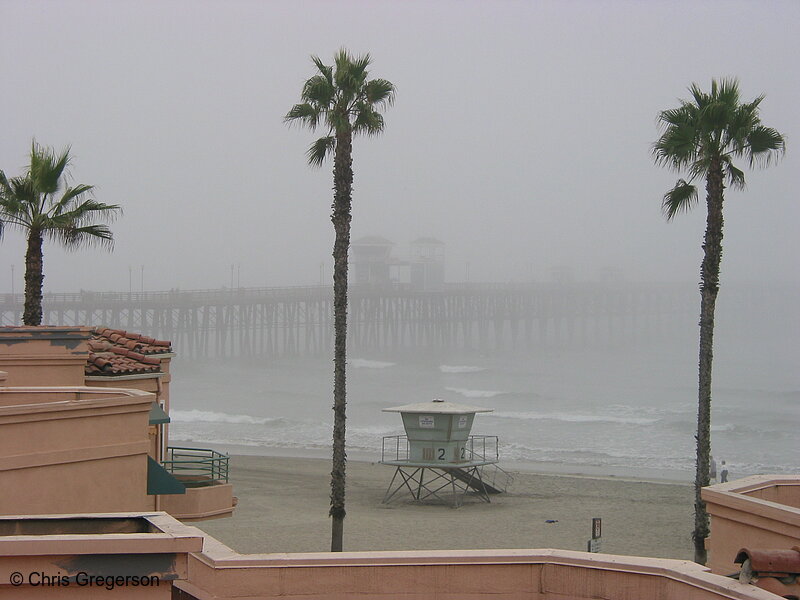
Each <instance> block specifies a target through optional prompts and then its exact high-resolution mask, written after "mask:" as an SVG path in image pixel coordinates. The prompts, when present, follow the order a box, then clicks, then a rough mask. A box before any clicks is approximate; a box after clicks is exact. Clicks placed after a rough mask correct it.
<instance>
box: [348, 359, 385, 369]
mask: <svg viewBox="0 0 800 600" xmlns="http://www.w3.org/2000/svg"><path fill="white" fill-rule="evenodd" d="M347 364H348V365H350V366H351V367H353V368H354V369H385V368H386V367H393V366H395V365H396V364H397V363H393V362H383V361H380V360H367V359H366V358H349V359H347Z"/></svg>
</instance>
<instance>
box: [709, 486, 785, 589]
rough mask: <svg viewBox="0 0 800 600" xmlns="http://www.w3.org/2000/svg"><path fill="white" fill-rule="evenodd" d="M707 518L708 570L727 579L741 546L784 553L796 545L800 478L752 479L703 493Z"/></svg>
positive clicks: (712, 488)
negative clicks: (708, 531)
mask: <svg viewBox="0 0 800 600" xmlns="http://www.w3.org/2000/svg"><path fill="white" fill-rule="evenodd" d="M702 493H703V499H704V500H705V502H706V506H707V509H708V513H709V515H711V536H710V537H709V538H708V540H707V547H708V550H709V566H710V567H711V570H712V571H713V572H714V573H720V574H722V575H727V574H730V573H735V572H737V571H738V570H739V568H738V566H737V565H736V564H734V562H733V561H734V559H735V558H736V555H737V553H738V552H739V550H740V549H742V548H745V547H746V548H759V549H774V550H788V549H790V548H792V546H798V545H800V477H797V476H794V475H783V476H781V475H756V476H753V477H747V478H744V479H739V480H737V481H732V482H729V483H720V484H717V485H713V486H710V487H707V488H705V489H703V492H702Z"/></svg>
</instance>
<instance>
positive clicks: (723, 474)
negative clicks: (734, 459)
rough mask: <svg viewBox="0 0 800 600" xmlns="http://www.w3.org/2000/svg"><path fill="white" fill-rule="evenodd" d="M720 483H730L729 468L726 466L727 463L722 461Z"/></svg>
mask: <svg viewBox="0 0 800 600" xmlns="http://www.w3.org/2000/svg"><path fill="white" fill-rule="evenodd" d="M719 482H720V483H728V467H727V466H726V465H725V461H724V460H723V461H722V467H721V469H720V472H719Z"/></svg>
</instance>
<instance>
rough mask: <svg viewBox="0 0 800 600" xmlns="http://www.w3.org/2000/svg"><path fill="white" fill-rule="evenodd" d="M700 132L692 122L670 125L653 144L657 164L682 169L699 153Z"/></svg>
mask: <svg viewBox="0 0 800 600" xmlns="http://www.w3.org/2000/svg"><path fill="white" fill-rule="evenodd" d="M698 134H699V132H698V131H697V128H696V127H695V126H694V124H693V123H691V122H686V123H679V124H675V125H670V126H669V127H667V129H666V130H665V131H664V133H663V134H662V135H661V137H659V138H658V140H656V143H655V144H654V145H653V155H654V157H655V161H656V164H659V165H663V166H668V167H671V168H672V169H675V170H680V169H683V168H684V167H686V166H687V165H689V164H691V163H692V162H693V161H694V160H695V158H696V155H697V138H698Z"/></svg>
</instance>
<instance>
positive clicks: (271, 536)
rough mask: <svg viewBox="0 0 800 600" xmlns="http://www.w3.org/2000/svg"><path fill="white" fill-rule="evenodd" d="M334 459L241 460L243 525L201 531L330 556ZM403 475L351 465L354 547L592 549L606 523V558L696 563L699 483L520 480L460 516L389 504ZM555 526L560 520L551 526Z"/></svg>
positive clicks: (234, 544)
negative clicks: (392, 487)
mask: <svg viewBox="0 0 800 600" xmlns="http://www.w3.org/2000/svg"><path fill="white" fill-rule="evenodd" d="M329 473H330V461H328V460H324V459H315V458H286V457H266V456H233V457H232V458H231V482H232V483H233V484H234V493H235V494H236V496H237V497H238V498H239V505H238V507H237V509H236V512H235V514H234V516H233V517H229V518H225V519H217V520H213V521H205V522H198V523H193V524H194V525H197V526H198V527H200V528H201V529H203V530H204V531H206V532H208V533H209V534H211V535H212V536H214V537H216V538H217V539H219V540H220V541H221V542H223V543H225V544H226V545H228V546H230V547H231V548H233V549H235V550H237V551H239V552H242V553H248V554H249V553H265V552H319V551H328V550H329V549H330V519H329V518H328V507H329V490H330V475H329ZM393 473H394V469H393V467H389V466H386V465H381V464H376V463H369V462H357V461H349V462H348V466H347V499H346V508H347V518H346V519H345V528H344V531H345V537H344V549H345V550H346V551H347V550H352V551H357V550H423V549H431V550H433V549H441V550H445V549H467V548H562V549H568V550H586V545H587V541H588V539H589V538H590V537H591V522H592V518H593V517H600V518H602V545H601V550H602V552H607V553H612V554H627V555H639V556H652V557H662V558H680V559H691V557H692V545H691V530H692V522H693V517H692V510H693V509H692V503H693V490H692V486H691V485H687V484H683V483H666V482H655V481H635V480H628V479H621V478H616V477H605V478H598V477H576V476H566V475H553V474H535V473H515V481H514V483H513V485H512V486H511V487H510V489H509V491H508V492H507V493H505V494H499V495H493V496H492V497H491V503H490V504H487V503H485V502H481V501H479V500H478V499H477V498H470V497H467V498H466V499H465V502H464V505H463V506H461V507H460V508H457V509H456V508H452V507H451V506H450V505H446V504H423V505H420V504H416V503H413V502H411V501H410V500H403V499H401V500H398V501H394V502H392V503H390V504H388V505H385V504H382V503H381V501H382V500H383V497H384V494H385V492H386V488H387V486H388V485H389V482H390V480H391V478H392V475H393ZM547 521H555V522H551V523H548V522H547Z"/></svg>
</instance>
